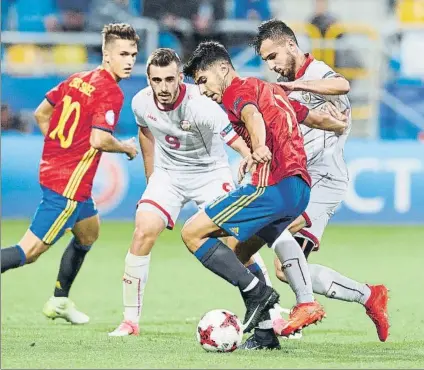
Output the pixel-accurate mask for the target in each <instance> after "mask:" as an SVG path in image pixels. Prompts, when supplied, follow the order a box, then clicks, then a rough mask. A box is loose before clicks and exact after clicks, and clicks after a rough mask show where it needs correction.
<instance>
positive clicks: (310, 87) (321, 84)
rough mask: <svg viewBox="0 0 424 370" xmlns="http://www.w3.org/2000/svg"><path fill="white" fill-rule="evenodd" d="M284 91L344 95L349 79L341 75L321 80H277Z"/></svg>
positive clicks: (348, 89) (348, 85) (347, 89)
mask: <svg viewBox="0 0 424 370" xmlns="http://www.w3.org/2000/svg"><path fill="white" fill-rule="evenodd" d="M278 84H279V85H281V86H282V87H283V88H284V90H286V91H308V92H311V93H314V94H321V95H345V94H347V93H348V92H349V91H350V84H349V81H348V80H346V79H345V78H344V77H342V76H337V77H334V78H324V79H321V80H309V81H303V80H297V81H292V82H278Z"/></svg>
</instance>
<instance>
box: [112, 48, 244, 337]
mask: <svg viewBox="0 0 424 370" xmlns="http://www.w3.org/2000/svg"><path fill="white" fill-rule="evenodd" d="M181 67H182V65H181V61H180V59H179V57H178V55H177V54H176V53H175V51H173V50H171V49H157V50H156V51H154V52H153V53H152V55H151V56H150V57H149V59H148V61H147V77H148V82H149V86H148V87H146V88H145V89H143V90H141V91H140V92H139V93H137V94H136V95H135V96H134V98H133V100H132V110H133V112H134V115H135V119H136V121H137V124H138V126H139V141H140V146H141V150H142V154H143V160H144V169H145V175H146V179H147V187H146V190H145V191H144V193H143V195H142V197H141V200H140V201H139V202H138V205H137V213H136V219H135V231H134V235H133V240H132V243H131V247H130V249H129V251H128V254H127V256H126V258H125V272H124V277H123V290H124V295H123V297H124V321H123V322H122V323H121V324H120V325H119V326H118V328H117V329H116V330H115V331H113V332H112V333H110V334H109V335H111V336H126V335H137V334H138V333H139V326H138V323H139V319H140V314H141V308H142V304H143V292H144V288H145V285H146V282H147V277H148V272H149V264H150V251H151V249H152V247H153V245H154V243H155V241H156V239H157V238H158V236H159V235H160V234H161V232H162V231H163V230H164V229H165V228H168V229H172V228H173V227H174V224H175V222H176V220H177V218H178V215H179V213H180V211H181V209H182V207H183V206H184V204H185V203H187V202H189V201H194V202H195V203H196V204H197V206H198V207H199V208H201V207H202V206H203V205H204V204H207V203H208V202H210V201H212V200H213V199H215V198H217V197H218V196H220V195H222V194H224V193H226V192H228V191H230V190H231V189H232V188H233V179H232V174H231V170H230V167H229V163H228V158H227V155H226V152H225V149H224V145H223V141H224V142H226V143H227V144H228V145H230V146H231V147H232V148H233V149H235V150H236V151H238V152H239V153H240V154H241V155H242V156H243V157H245V156H247V155H249V154H250V152H249V149H248V148H247V146H246V144H245V143H244V141H243V139H242V138H241V137H239V136H238V135H237V134H236V133H235V131H234V130H233V128H232V126H231V124H230V122H229V121H228V118H227V115H226V114H225V113H224V111H223V110H222V109H221V108H220V107H219V105H218V104H216V103H215V102H213V101H212V100H210V99H208V98H206V97H204V96H201V94H200V92H199V88H198V87H197V86H196V85H191V84H185V83H183V74H182V73H181Z"/></svg>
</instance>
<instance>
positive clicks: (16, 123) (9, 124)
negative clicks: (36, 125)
mask: <svg viewBox="0 0 424 370" xmlns="http://www.w3.org/2000/svg"><path fill="white" fill-rule="evenodd" d="M1 129H2V131H19V132H26V133H29V132H31V131H32V130H31V125H30V124H29V122H27V121H26V120H24V119H23V118H22V117H20V116H19V115H15V114H13V113H12V112H11V111H10V109H9V106H8V105H7V104H2V105H1Z"/></svg>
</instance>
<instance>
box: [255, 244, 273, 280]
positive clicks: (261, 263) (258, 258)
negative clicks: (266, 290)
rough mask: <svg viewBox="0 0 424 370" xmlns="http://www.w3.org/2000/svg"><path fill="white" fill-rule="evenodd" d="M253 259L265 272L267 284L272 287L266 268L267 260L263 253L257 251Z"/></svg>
mask: <svg viewBox="0 0 424 370" xmlns="http://www.w3.org/2000/svg"><path fill="white" fill-rule="evenodd" d="M253 260H254V261H255V262H256V263H257V264H258V265H259V267H260V268H261V270H262V273H263V274H264V276H265V282H266V285H268V286H270V287H272V283H271V279H270V278H269V274H268V270H267V269H266V266H265V262H264V260H263V259H262V257H261V255H260V254H259V252H256V253H255V254H254V255H253Z"/></svg>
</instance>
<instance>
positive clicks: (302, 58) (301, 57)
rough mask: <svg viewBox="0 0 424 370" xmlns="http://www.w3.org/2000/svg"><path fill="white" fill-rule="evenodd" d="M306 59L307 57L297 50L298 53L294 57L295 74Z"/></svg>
mask: <svg viewBox="0 0 424 370" xmlns="http://www.w3.org/2000/svg"><path fill="white" fill-rule="evenodd" d="M306 59H307V56H306V55H305V54H304V53H302V52H301V51H300V50H299V54H298V56H297V58H296V75H297V73H298V72H299V71H300V69H301V68H302V67H303V66H304V64H305V63H306Z"/></svg>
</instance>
